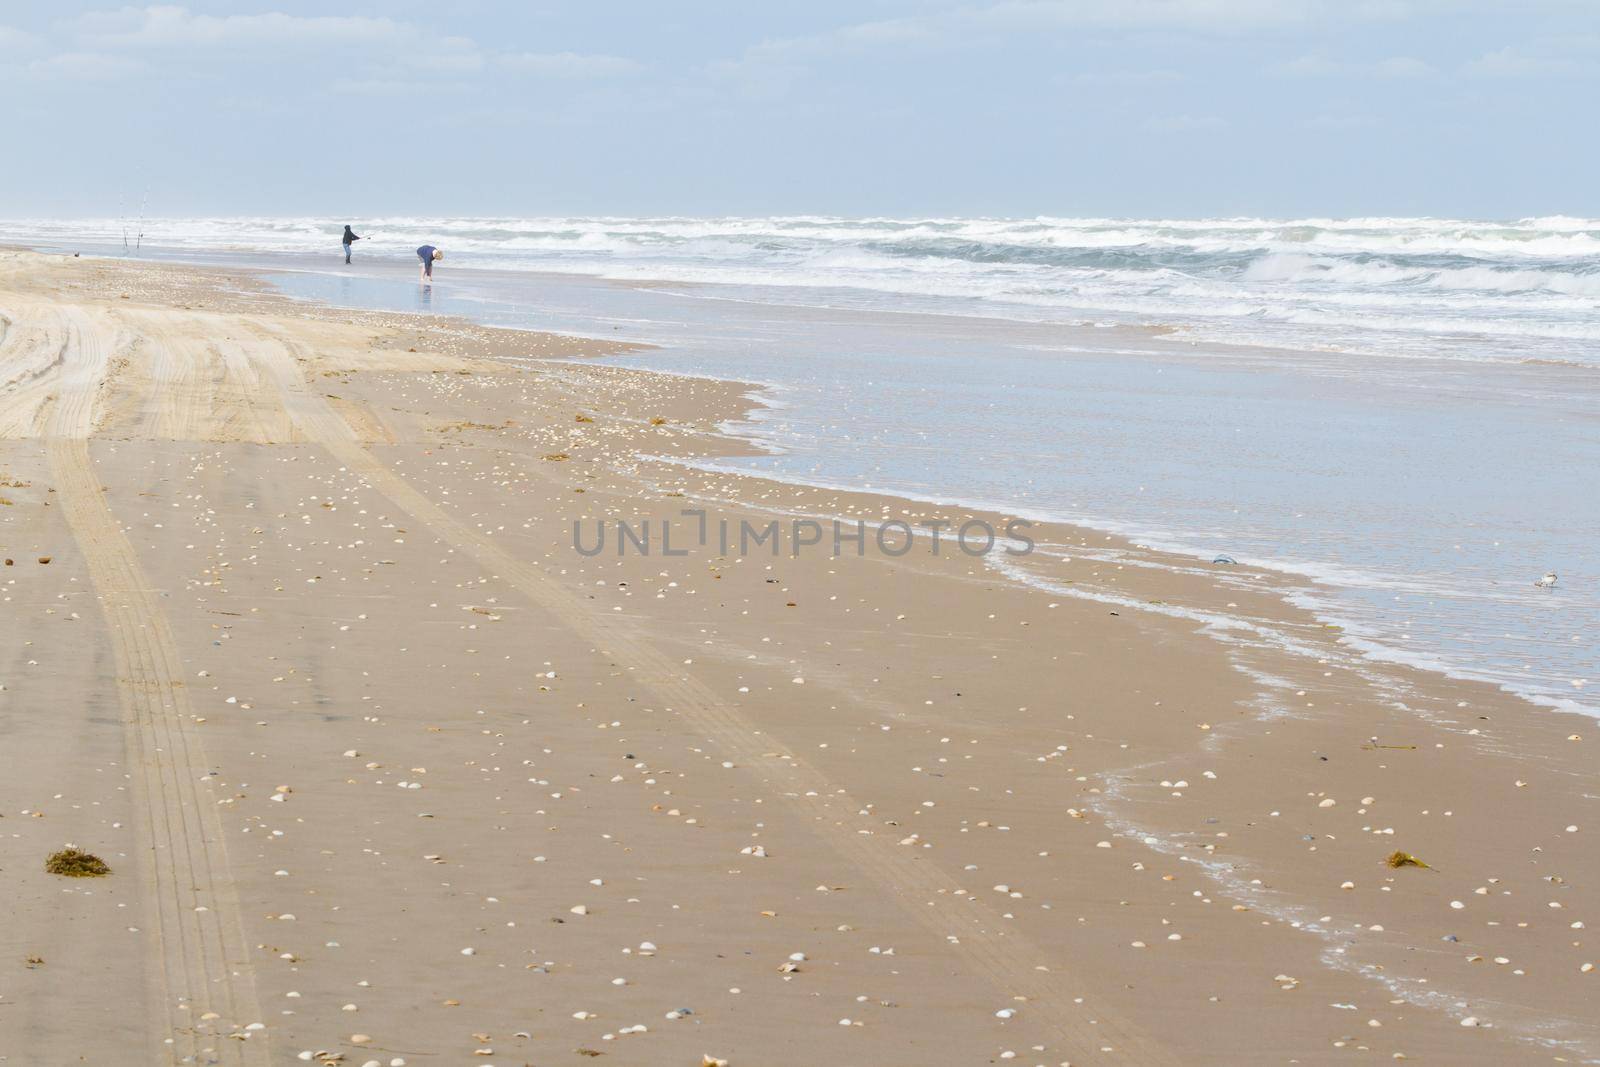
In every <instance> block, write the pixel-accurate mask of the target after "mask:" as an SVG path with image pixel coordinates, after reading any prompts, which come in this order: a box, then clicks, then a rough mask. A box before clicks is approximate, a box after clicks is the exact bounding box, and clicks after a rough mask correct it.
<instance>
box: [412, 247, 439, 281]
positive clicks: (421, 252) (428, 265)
mask: <svg viewBox="0 0 1600 1067" xmlns="http://www.w3.org/2000/svg"><path fill="white" fill-rule="evenodd" d="M417 258H418V259H420V260H422V274H421V275H420V276H419V277H418V278H417V280H418V281H419V282H431V281H433V261H434V260H436V259H443V258H444V253H443V252H442V251H440V250H439V249H437V248H435V247H433V246H432V245H423V246H422V247H421V248H419V249H417Z"/></svg>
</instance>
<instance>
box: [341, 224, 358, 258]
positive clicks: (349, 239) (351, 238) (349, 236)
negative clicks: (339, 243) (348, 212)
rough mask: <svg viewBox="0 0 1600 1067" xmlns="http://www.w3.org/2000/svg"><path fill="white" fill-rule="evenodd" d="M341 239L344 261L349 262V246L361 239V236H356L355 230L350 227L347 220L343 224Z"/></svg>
mask: <svg viewBox="0 0 1600 1067" xmlns="http://www.w3.org/2000/svg"><path fill="white" fill-rule="evenodd" d="M341 240H343V242H344V261H345V262H346V263H348V262H350V246H351V245H353V244H355V243H356V242H357V241H359V240H361V238H359V237H357V236H356V232H355V231H354V230H352V229H351V228H350V224H349V223H348V222H347V223H345V224H344V237H343V238H341Z"/></svg>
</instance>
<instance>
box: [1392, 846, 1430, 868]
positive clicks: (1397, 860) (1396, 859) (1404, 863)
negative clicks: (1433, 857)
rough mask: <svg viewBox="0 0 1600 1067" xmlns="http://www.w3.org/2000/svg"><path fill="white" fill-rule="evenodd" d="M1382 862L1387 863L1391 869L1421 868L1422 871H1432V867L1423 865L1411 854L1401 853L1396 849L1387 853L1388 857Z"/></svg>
mask: <svg viewBox="0 0 1600 1067" xmlns="http://www.w3.org/2000/svg"><path fill="white" fill-rule="evenodd" d="M1383 862H1384V863H1387V864H1388V865H1389V866H1391V867H1421V868H1423V869H1424V870H1430V871H1431V870H1433V868H1432V867H1430V866H1429V865H1428V864H1426V863H1423V862H1422V861H1421V860H1419V859H1417V857H1415V856H1413V855H1412V854H1411V853H1409V852H1401V851H1399V850H1398V849H1396V850H1395V851H1394V852H1391V853H1389V855H1388V856H1387V857H1385V858H1384V861H1383Z"/></svg>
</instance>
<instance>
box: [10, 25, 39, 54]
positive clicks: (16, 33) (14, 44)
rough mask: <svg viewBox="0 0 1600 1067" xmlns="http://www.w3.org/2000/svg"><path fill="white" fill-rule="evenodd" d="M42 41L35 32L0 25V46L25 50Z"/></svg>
mask: <svg viewBox="0 0 1600 1067" xmlns="http://www.w3.org/2000/svg"><path fill="white" fill-rule="evenodd" d="M41 43H42V41H41V39H40V37H39V36H38V35H37V34H32V33H29V32H28V31H27V30H19V29H16V28H14V27H11V26H0V48H5V49H15V50H19V51H27V50H29V49H32V48H37V47H38V46H39V45H40V44H41Z"/></svg>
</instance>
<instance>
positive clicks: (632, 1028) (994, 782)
mask: <svg viewBox="0 0 1600 1067" xmlns="http://www.w3.org/2000/svg"><path fill="white" fill-rule="evenodd" d="M0 314H3V316H4V324H5V334H4V337H3V339H0V555H3V556H4V557H5V558H6V559H7V560H10V561H11V562H10V563H9V564H8V565H6V566H5V567H4V568H3V569H0V612H3V613H0V620H3V630H0V687H3V689H0V758H3V764H4V770H5V778H6V787H5V789H4V790H3V792H0V876H3V877H4V879H5V880H6V886H7V889H8V892H7V894H6V897H7V900H6V904H5V905H4V907H5V909H6V913H5V918H4V921H3V922H0V1062H4V1063H16V1064H28V1065H34V1064H68V1063H82V1062H90V1063H169V1062H179V1063H238V1064H269V1063H270V1064H277V1063H285V1064H288V1063H298V1062H313V1063H315V1062H343V1063H349V1064H356V1065H363V1067H365V1065H368V1064H371V1063H377V1064H393V1063H397V1062H400V1061H404V1062H405V1063H408V1064H436V1063H487V1064H499V1065H501V1067H505V1065H509V1064H524V1063H537V1064H541V1065H543V1064H558V1063H580V1062H586V1061H588V1060H590V1059H599V1060H600V1061H601V1062H605V1063H619V1064H677V1063H681V1064H691V1065H692V1064H700V1063H702V1062H706V1061H707V1060H708V1059H709V1061H715V1060H721V1059H725V1060H727V1061H728V1063H729V1064H731V1065H734V1067H739V1065H749V1064H768V1065H770V1064H796V1065H799V1064H818V1063H844V1064H907V1065H910V1064H947V1063H948V1064H966V1063H993V1062H1017V1063H1022V1064H1060V1063H1074V1064H1078V1063H1099V1062H1106V1063H1113V1062H1115V1063H1125V1064H1156V1063H1207V1064H1211V1063H1215V1064H1236V1063H1334V1062H1341V1063H1342V1062H1349V1061H1350V1060H1351V1058H1352V1057H1359V1058H1360V1059H1361V1060H1362V1061H1364V1062H1370V1061H1373V1060H1374V1059H1383V1060H1390V1059H1399V1058H1404V1059H1409V1060H1416V1061H1421V1062H1432V1063H1450V1064H1502V1063H1509V1062H1594V1061H1596V1060H1597V1059H1600V1025H1597V1024H1596V1022H1595V1020H1596V1018H1597V1017H1600V1015H1597V1012H1596V1010H1595V1009H1596V1004H1597V995H1600V984H1597V983H1600V974H1596V973H1595V972H1594V970H1593V968H1592V966H1590V964H1591V961H1594V962H1600V959H1597V957H1600V950H1597V949H1596V948H1595V947H1592V946H1591V945H1590V943H1589V935H1588V931H1587V930H1586V929H1585V928H1584V924H1585V923H1586V922H1594V921H1600V920H1597V918H1596V914H1595V910H1596V909H1595V904H1596V901H1597V892H1596V877H1597V875H1600V858H1597V857H1600V852H1597V850H1596V849H1595V848H1594V847H1593V845H1592V844H1590V843H1588V840H1589V838H1591V837H1592V835H1593V834H1594V833H1595V832H1596V826H1597V820H1596V819H1595V818H1594V814H1595V806H1596V804H1597V803H1600V788H1597V782H1596V776H1595V769H1594V755H1593V753H1594V751H1595V746H1596V745H1597V744H1600V731H1597V730H1596V729H1595V725H1594V723H1593V721H1592V720H1589V719H1585V718H1579V717H1575V716H1568V715H1561V714H1557V713H1554V712H1549V711H1545V710H1541V709H1536V708H1533V707H1531V706H1529V705H1527V704H1524V703H1522V702H1520V701H1518V700H1515V699H1513V698H1511V697H1509V696H1507V695H1505V694H1503V693H1501V692H1499V691H1497V690H1494V689H1492V688H1490V687H1487V686H1483V685H1476V684H1471V683H1464V682H1456V681H1452V680H1448V679H1444V678H1441V677H1437V676H1432V675H1428V674H1425V673H1423V672H1419V671H1415V670H1412V669H1409V668H1402V667H1392V666H1384V665H1380V664H1375V663H1371V662H1367V661H1362V660H1359V659H1357V658H1354V657H1352V656H1351V654H1350V653H1349V651H1348V649H1346V648H1344V647H1343V646H1341V645H1340V643H1339V640H1338V638H1339V635H1338V633H1337V632H1335V631H1332V630H1330V629H1329V628H1328V627H1326V626H1324V625H1323V624H1321V623H1320V622H1319V621H1318V620H1316V619H1314V618H1312V617H1310V616H1309V615H1307V614H1305V613H1304V612H1301V611H1299V610H1297V609H1296V608H1294V607H1292V606H1290V605H1289V604H1287V603H1286V602H1285V601H1284V600H1283V599H1282V593H1283V591H1284V585H1283V582H1282V579H1280V578H1277V577H1274V576H1272V575H1270V574H1265V573H1252V572H1249V571H1248V570H1247V569H1245V568H1231V567H1222V568H1207V567H1205V566H1197V565H1196V564H1195V563H1194V562H1193V561H1190V560H1177V559H1171V558H1166V557H1163V556H1161V555H1160V554H1158V553H1155V552H1152V551H1149V550H1146V549H1142V548H1140V547H1138V546H1136V545H1131V544H1128V543H1126V542H1120V541H1117V540H1115V539H1110V538H1107V537H1105V536H1104V535H1101V534H1094V533H1090V532H1087V531H1080V530H1072V529H1068V528H1061V527H1055V528H1045V527H1035V528H1034V529H1033V530H1031V531H1030V535H1031V536H1032V537H1033V538H1035V539H1036V540H1038V541H1040V542H1041V543H1048V544H1050V545H1054V546H1059V547H1060V549H1061V550H1062V551H1063V552H1064V553H1065V554H1066V556H1068V557H1070V558H1068V559H1065V560H1063V559H1062V558H1060V557H1059V556H1057V555H1049V556H1046V555H1045V554H1043V553H1040V554H1036V555H1033V556H1028V557H1016V558H1011V557H1004V556H1003V555H996V556H992V557H989V558H986V559H980V558H975V557H972V556H968V555H966V554H965V553H963V552H960V551H959V550H952V549H951V548H950V544H949V542H948V541H946V542H945V547H944V551H942V552H941V553H940V554H939V555H937V556H935V555H933V554H931V552H927V551H923V550H920V549H919V550H915V551H912V552H909V553H907V554H906V555H904V556H900V557H892V556H888V555H885V554H884V553H881V552H878V551H875V550H874V549H873V546H872V544H871V539H872V538H873V536H874V535H873V534H872V533H870V532H869V534H868V537H869V544H868V550H867V551H866V552H865V553H864V554H863V555H861V556H859V557H858V556H857V555H855V554H854V549H853V547H850V546H846V549H845V553H844V554H843V555H841V556H839V557H837V558H836V557H835V556H834V555H833V554H832V552H831V551H830V550H829V549H830V547H831V546H830V545H829V543H828V542H827V541H824V544H823V545H822V546H820V547H818V546H813V547H811V548H808V549H806V550H803V551H802V552H800V554H799V555H797V556H796V555H793V554H791V553H790V552H789V551H788V543H787V542H786V543H785V544H784V545H783V547H782V550H781V551H780V552H779V553H778V554H776V555H773V554H771V553H770V552H769V551H768V550H767V549H765V548H763V549H761V550H759V551H755V552H751V553H750V554H747V555H743V556H740V555H739V554H737V553H735V552H721V551H719V550H718V548H717V546H716V545H715V538H714V537H713V539H712V544H710V545H707V546H700V545H698V544H693V543H691V544H682V543H679V547H680V548H686V549H687V552H686V554H683V555H668V554H664V553H663V551H662V546H661V544H660V542H659V539H658V540H657V541H656V542H655V543H654V544H653V545H652V548H653V551H652V552H651V553H650V554H649V555H648V556H646V555H643V554H641V553H639V552H637V551H630V552H627V553H625V554H622V555H618V553H617V551H616V546H615V543H614V540H613V542H612V543H611V544H609V545H608V546H607V550H606V551H602V552H601V553H600V554H597V555H593V556H588V555H584V554H583V553H581V552H580V551H578V550H577V549H576V548H575V547H574V530H573V524H574V522H575V521H576V522H579V523H580V532H581V533H582V536H581V538H580V542H582V541H589V542H591V543H592V540H593V537H594V532H595V531H596V530H597V529H598V524H599V522H600V521H601V520H605V521H607V522H609V523H613V524H614V523H615V522H616V521H617V520H626V521H628V522H629V523H630V524H632V526H633V528H635V529H638V528H639V523H640V522H641V521H642V520H645V519H649V520H652V521H653V523H655V524H656V525H655V527H654V528H655V529H656V530H658V531H659V529H660V525H659V524H660V523H661V522H662V521H664V520H672V521H674V523H676V524H678V525H677V526H676V527H675V531H674V533H675V535H676V534H677V533H682V532H683V531H685V530H688V529H690V528H691V527H692V524H693V523H694V521H695V520H693V519H686V518H684V517H683V516H682V514H681V513H682V511H683V510H684V509H704V510H705V511H706V513H707V519H708V522H709V523H710V526H711V528H712V529H716V528H717V525H718V522H719V520H722V519H727V520H729V521H730V522H731V523H732V524H733V526H734V528H735V529H737V527H738V524H739V523H740V522H741V521H748V522H750V523H753V524H755V525H756V526H758V527H759V526H763V525H764V524H766V523H767V522H769V521H772V520H774V519H775V518H776V519H777V520H778V521H780V522H781V523H791V522H792V521H793V517H794V516H797V515H800V516H826V517H833V516H843V517H847V518H848V519H849V520H850V522H851V523H852V524H853V523H854V522H855V521H856V520H858V519H860V520H862V521H865V522H867V523H869V524H871V526H870V527H869V530H870V529H873V528H875V527H876V526H877V524H881V523H884V522H891V521H895V522H898V521H904V522H907V523H910V524H912V525H913V526H915V527H916V528H917V529H919V530H923V531H926V529H927V526H928V524H929V523H933V522H943V523H945V524H946V528H947V529H955V528H957V527H959V526H960V525H961V524H962V523H963V522H964V521H966V520H967V519H969V518H974V517H977V518H982V519H984V520H985V521H988V522H991V523H992V524H993V525H995V526H997V527H1000V526H1003V525H1004V524H1005V522H1006V520H1007V518H1008V517H1007V516H1001V515H984V516H974V515H971V514H969V513H967V512H964V511H961V510H959V509H948V508H937V507H933V506H930V505H925V504H918V503H912V502H908V501H902V500H895V499H890V498H881V497H873V496H870V495H865V494H848V493H838V492H832V491H823V490H816V489H806V488H801V487H795V486H789V485H782V484H778V483H774V482H765V481H762V480H759V479H754V478H744V477H735V476H729V475H720V474H707V473H702V472H698V471H696V470H694V469H692V468H690V467H686V466H683V465H681V464H680V463H676V462H673V460H675V459H676V460H685V459H695V458H706V457H715V456H719V455H726V454H728V453H729V452H730V451H733V450H736V449H738V448H740V447H744V446H742V445H741V444H740V443H739V442H738V441H736V440H733V439H730V438H728V437H726V436H725V435H723V434H721V433H719V432H718V430H717V427H718V426H719V425H721V424H723V423H724V422H726V421H728V420H730V419H736V418H737V417H738V416H739V415H740V413H741V412H743V411H745V410H747V409H748V408H749V407H750V406H751V404H752V403H753V401H752V400H751V399H750V397H749V396H748V393H749V390H748V389H747V388H746V387H742V386H739V385H737V384H731V383H726V382H710V381H705V380H698V379H691V378H681V377H672V376H667V375H659V374H648V373H643V372H637V371H630V370H620V369H616V368H612V367H607V366H604V365H600V364H593V363H584V362H582V361H581V357H584V356H590V355H599V354H603V353H605V352H607V351H611V350H614V349H615V348H616V347H617V346H614V345H607V344H606V343H604V342H599V341H586V340H581V339H575V338H569V337H559V336H554V335H538V334H527V333H519V332H511V331H495V330H488V329H483V328H478V327H473V326H470V325H467V324H464V323H459V322H452V321H449V320H439V319H422V318H410V317H406V316H400V315H385V314H373V313H350V312H345V311H337V310H332V309H317V308H308V307H305V306H301V305H295V304H290V303H289V302H287V301H283V300H281V299H277V298H274V297H272V296H270V295H267V294H265V293H263V292H261V291H260V290H259V289H258V288H257V287H255V286H253V285H252V284H251V283H250V281H249V279H247V278H245V277H242V276H235V275H231V274H228V273H227V272H224V271H216V270H197V269H192V268H181V267H172V266H151V265H134V264H126V263H112V262H106V261H94V260H87V259H71V258H62V257H53V256H52V257H45V256H38V255H34V254H31V253H24V252H4V253H0ZM612 529H613V531H614V529H615V527H614V526H613V527H612ZM789 529H791V530H792V527H789ZM852 529H853V527H852ZM735 539H736V536H735ZM926 543H927V538H926V537H924V538H923V539H922V540H921V541H920V542H919V545H923V544H926ZM675 551H676V549H675ZM44 559H48V562H47V563H46V562H40V561H41V560H44ZM1002 565H1003V566H1002ZM1023 578H1026V579H1029V580H1030V581H1032V582H1033V583H1034V584H1031V585H1030V584H1028V583H1027V582H1025V581H1023V580H1020V579H1023ZM1286 641H1287V642H1289V643H1291V644H1292V645H1293V648H1292V650H1286V649H1285V648H1284V647H1282V646H1283V644H1284V643H1285V642H1286ZM67 844H71V845H74V846H77V847H81V848H85V849H88V850H90V851H92V852H94V853H96V854H97V855H100V856H101V857H102V858H104V859H105V860H106V861H107V862H108V863H109V864H110V865H111V867H112V869H113V871H112V874H111V875H110V876H109V877H107V878H104V879H83V880H68V879H62V878H59V877H56V876H53V875H50V874H47V873H46V872H45V871H44V867H43V864H44V858H45V856H46V855H47V854H49V853H50V852H52V851H54V850H55V849H58V848H61V847H63V846H64V845H67ZM1395 851H1402V852H1406V853H1411V854H1414V855H1415V856H1416V857H1418V858H1420V859H1421V860H1423V861H1424V862H1426V863H1427V864H1429V866H1428V867H1426V868H1423V867H1415V866H1405V867H1399V868H1391V867H1389V866H1387V865H1385V863H1384V859H1385V857H1387V856H1389V855H1390V854H1391V853H1393V852H1395ZM1585 967H1589V969H1588V970H1585ZM133 1050H137V1051H133ZM339 1056H342V1057H343V1059H342V1060H336V1059H335V1058H334V1057H339Z"/></svg>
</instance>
